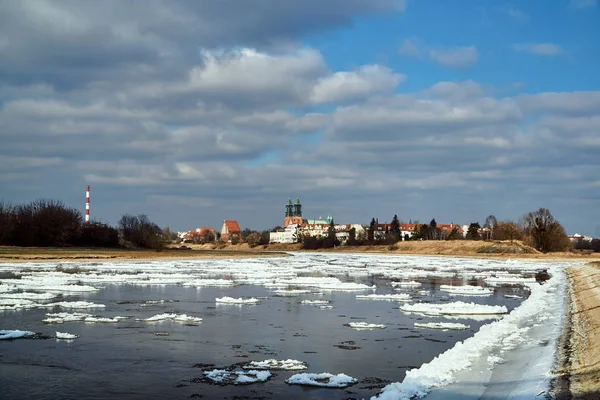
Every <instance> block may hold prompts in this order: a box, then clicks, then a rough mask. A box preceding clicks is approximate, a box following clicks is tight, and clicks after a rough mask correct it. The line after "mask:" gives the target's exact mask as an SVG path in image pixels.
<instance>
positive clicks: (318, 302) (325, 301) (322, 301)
mask: <svg viewBox="0 0 600 400" xmlns="http://www.w3.org/2000/svg"><path fill="white" fill-rule="evenodd" d="M300 303H302V304H315V305H319V304H329V300H302V301H301V302H300Z"/></svg>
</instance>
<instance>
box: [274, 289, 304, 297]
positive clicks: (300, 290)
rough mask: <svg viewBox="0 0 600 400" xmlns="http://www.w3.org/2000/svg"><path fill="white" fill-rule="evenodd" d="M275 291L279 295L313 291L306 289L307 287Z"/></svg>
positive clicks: (293, 294)
mask: <svg viewBox="0 0 600 400" xmlns="http://www.w3.org/2000/svg"><path fill="white" fill-rule="evenodd" d="M274 293H275V294H276V295H277V296H284V297H292V296H299V295H301V294H309V293H311V291H310V290H306V289H283V290H276V291H275V292H274Z"/></svg>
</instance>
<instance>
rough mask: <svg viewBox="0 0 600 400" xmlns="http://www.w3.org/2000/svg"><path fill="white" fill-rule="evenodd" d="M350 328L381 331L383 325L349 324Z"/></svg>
mask: <svg viewBox="0 0 600 400" xmlns="http://www.w3.org/2000/svg"><path fill="white" fill-rule="evenodd" d="M348 326H349V327H350V328H353V329H383V328H385V325H383V324H369V323H367V322H350V323H349V324H348Z"/></svg>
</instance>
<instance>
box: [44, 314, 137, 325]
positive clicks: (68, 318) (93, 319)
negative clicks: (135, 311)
mask: <svg viewBox="0 0 600 400" xmlns="http://www.w3.org/2000/svg"><path fill="white" fill-rule="evenodd" d="M46 317H47V318H45V319H43V320H42V322H43V323H45V324H64V323H65V322H87V323H116V322H119V321H121V320H124V319H127V317H119V316H118V317H114V318H109V317H101V316H97V315H92V314H86V313H48V314H46Z"/></svg>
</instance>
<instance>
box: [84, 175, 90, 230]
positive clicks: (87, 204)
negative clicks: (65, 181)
mask: <svg viewBox="0 0 600 400" xmlns="http://www.w3.org/2000/svg"><path fill="white" fill-rule="evenodd" d="M89 224H90V185H87V186H86V187H85V226H88V225H89Z"/></svg>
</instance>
